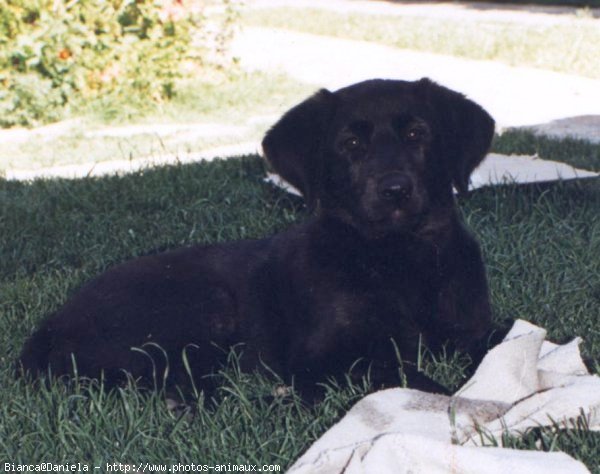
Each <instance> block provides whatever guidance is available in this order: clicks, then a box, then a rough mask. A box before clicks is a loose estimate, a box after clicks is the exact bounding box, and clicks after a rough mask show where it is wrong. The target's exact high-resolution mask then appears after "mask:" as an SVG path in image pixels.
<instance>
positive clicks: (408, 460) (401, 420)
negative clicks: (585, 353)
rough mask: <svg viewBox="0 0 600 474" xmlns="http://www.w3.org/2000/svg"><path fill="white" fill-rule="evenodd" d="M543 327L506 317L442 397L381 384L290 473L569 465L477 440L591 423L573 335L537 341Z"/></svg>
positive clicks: (596, 382)
mask: <svg viewBox="0 0 600 474" xmlns="http://www.w3.org/2000/svg"><path fill="white" fill-rule="evenodd" d="M545 337H546V331H545V330H544V329H542V328H539V327H537V326H534V325H533V324H530V323H527V322H525V321H521V320H518V321H516V322H515V324H514V326H513V328H512V329H511V331H510V332H509V333H508V334H507V336H506V338H505V339H504V341H503V342H502V343H501V344H499V345H498V346H496V347H494V348H493V349H492V350H490V351H489V353H488V354H487V355H486V356H485V358H484V359H483V361H482V362H481V364H480V366H479V367H478V368H477V370H476V372H475V374H474V375H473V377H472V378H471V379H470V380H469V381H468V382H467V383H465V384H464V386H463V388H461V389H460V390H459V391H458V392H457V393H456V394H455V395H453V396H452V397H448V396H444V395H434V394H430V393H424V392H420V391H418V390H411V389H400V388H397V389H389V390H382V391H380V392H376V393H374V394H371V395H368V396H367V397H365V398H363V399H362V400H360V401H359V402H358V403H357V404H356V405H355V406H354V407H353V408H352V409H351V410H350V411H349V412H348V413H347V414H346V416H345V417H344V418H342V420H341V421H339V422H338V423H337V424H336V425H334V426H333V427H332V428H331V429H329V430H328V431H327V432H326V433H325V434H324V435H323V436H322V437H321V438H320V439H318V440H317V441H316V442H315V443H314V444H313V445H312V446H311V447H310V448H309V449H308V450H307V451H306V452H305V453H304V455H303V456H302V457H301V458H300V459H298V460H297V461H296V463H295V464H294V465H293V466H292V467H291V468H290V470H289V471H288V472H290V473H293V474H308V473H310V474H320V473H323V474H325V473H327V474H334V473H342V472H343V473H345V474H355V473H377V474H384V473H390V474H391V473H394V474H409V473H410V474H421V473H423V474H451V473H452V474H456V473H460V474H470V473H473V474H487V473H490V474H492V473H499V474H500V473H502V474H504V473H506V472H510V473H511V474H521V473H522V474H536V473H539V474H554V473H557V474H558V473H564V474H579V473H589V471H588V470H587V468H586V467H585V466H584V465H583V464H582V463H581V462H579V461H576V460H575V459H573V458H571V457H570V456H568V455H566V454H564V453H560V452H552V453H546V452H540V451H522V450H515V449H508V448H499V447H482V446H481V445H482V444H488V446H489V444H490V442H491V440H495V441H496V442H497V443H498V445H500V437H501V436H502V434H503V433H505V432H509V433H511V434H514V435H519V434H521V433H523V432H525V431H526V430H527V429H529V428H533V427H539V426H552V425H553V424H555V423H559V424H561V425H563V426H565V427H569V426H570V423H572V422H573V420H574V419H576V418H577V417H579V416H581V415H583V416H585V417H586V419H587V425H588V426H589V428H590V429H592V430H600V378H599V377H598V376H596V375H590V374H589V372H588V370H587V368H586V367H585V365H584V363H583V361H582V360H581V356H580V354H579V343H580V342H581V339H579V338H577V339H575V340H573V341H572V342H570V343H568V344H564V345H556V344H553V343H551V342H548V341H545Z"/></svg>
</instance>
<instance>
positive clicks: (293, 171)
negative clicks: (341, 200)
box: [262, 89, 335, 208]
mask: <svg viewBox="0 0 600 474" xmlns="http://www.w3.org/2000/svg"><path fill="white" fill-rule="evenodd" d="M334 111H335V95H334V94H333V93H332V92H329V91H328V90H326V89H321V90H320V91H319V92H317V93H316V94H314V95H313V96H312V97H309V98H308V99H306V100H305V101H304V102H301V103H300V104H298V105H296V106H295V107H293V108H292V109H290V110H289V111H288V112H287V113H286V114H285V115H284V116H283V117H282V118H281V119H280V120H279V122H277V123H276V124H275V125H274V126H273V127H272V128H271V130H269V131H268V132H267V134H266V135H265V138H264V139H263V141H262V147H263V152H264V155H265V157H266V159H267V161H268V162H269V164H270V165H271V167H272V168H273V170H274V171H275V172H276V173H277V174H279V175H280V176H281V177H282V178H283V179H285V180H286V181H287V182H288V183H290V184H291V185H293V186H294V187H295V188H296V189H298V190H299V191H300V192H301V193H302V195H303V196H304V199H305V201H306V204H307V206H308V207H310V208H314V207H315V205H316V203H317V200H318V198H319V193H320V192H319V189H318V187H319V183H320V181H321V172H322V163H321V152H322V147H323V143H324V139H325V137H326V135H327V130H328V125H329V122H330V120H331V118H332V116H333V113H334Z"/></svg>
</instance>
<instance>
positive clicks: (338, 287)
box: [20, 79, 494, 398]
mask: <svg viewBox="0 0 600 474" xmlns="http://www.w3.org/2000/svg"><path fill="white" fill-rule="evenodd" d="M493 131H494V121H493V120H492V118H491V117H490V116H489V115H488V114H487V113H486V112H485V111H484V110H483V109H482V108H481V107H479V106H478V105H477V104H475V103H473V102H471V101H470V100H467V99H466V98H465V97H463V96H462V95H460V94H458V93H456V92H453V91H451V90H449V89H446V88H444V87H441V86H439V85H437V84H435V83H433V82H431V81H429V80H427V79H423V80H420V81H417V82H404V81H384V80H373V81H367V82H363V83H360V84H356V85H353V86H350V87H347V88H344V89H341V90H339V91H337V92H329V91H326V90H322V91H320V92H318V93H317V94H315V95H314V96H312V97H311V98H309V99H307V100H305V101H304V102H302V103H301V104H299V105H297V106H296V107H294V108H293V109H291V110H290V111H289V112H288V113H287V114H285V115H284V116H283V118H282V119H281V120H280V121H279V122H278V123H277V124H276V125H275V126H274V127H273V128H272V129H271V130H270V131H269V132H268V133H267V135H266V137H265V139H264V141H263V147H264V151H265V155H266V157H267V160H268V161H269V163H270V164H271V166H272V167H273V169H274V170H275V171H276V172H278V173H279V174H280V175H281V176H283V177H284V178H285V179H286V180H288V181H289V182H290V183H291V184H293V185H294V186H296V187H297V188H298V189H299V190H300V191H301V192H302V193H303V195H304V197H305V199H306V201H307V204H308V205H309V206H310V207H311V208H312V209H313V210H314V213H315V216H314V217H312V218H311V219H309V220H308V221H307V222H305V223H304V224H301V225H298V226H296V227H293V228H291V229H289V230H287V231H285V232H283V233H280V234H277V235H275V236H272V237H269V238H265V239H262V240H255V241H240V242H232V243H227V244H221V245H213V246H202V247H200V246H197V247H191V248H184V249H179V250H176V251H173V252H168V253H164V254H161V255H157V256H147V257H143V258H139V259H136V260H132V261H129V262H127V263H124V264H122V265H119V266H117V267H115V268H113V269H111V270H109V271H107V272H106V273H104V274H103V275H101V276H99V277H98V278H96V279H95V280H93V281H91V282H90V283H88V284H87V285H85V286H84V287H83V288H81V289H80V290H79V292H77V293H76V294H75V295H74V296H73V297H72V298H71V299H70V300H69V301H68V302H67V303H66V304H65V306H64V307H63V308H62V309H60V310H59V311H58V312H57V313H56V314H53V315H51V316H50V317H48V318H47V319H46V320H45V321H44V322H43V323H42V324H41V326H40V328H39V329H38V330H37V331H36V332H35V333H34V334H33V336H32V337H31V338H30V339H29V340H28V341H27V343H26V344H25V347H24V349H23V352H22V354H21V357H20V364H21V365H22V368H23V369H24V370H25V371H26V372H29V373H32V374H33V375H39V374H43V373H46V372H47V370H48V367H50V369H51V371H52V373H53V374H54V375H61V374H72V371H73V365H74V364H73V361H75V363H76V367H77V372H78V374H79V375H85V376H88V377H100V376H101V374H102V373H103V374H104V379H105V382H106V384H107V385H109V386H111V385H114V384H119V383H121V382H122V381H123V380H124V371H123V370H122V369H125V370H126V371H128V372H129V373H131V374H132V375H133V376H134V377H135V378H140V379H141V381H142V383H145V384H148V385H151V384H153V383H154V379H155V377H154V376H153V370H154V373H155V374H156V377H158V380H159V382H160V381H161V377H162V374H163V370H164V365H165V364H164V360H165V357H164V356H165V355H166V356H167V357H168V361H169V375H168V379H167V381H166V382H167V385H168V386H169V387H173V386H175V385H180V386H184V387H185V386H188V385H189V376H188V373H187V371H186V369H185V367H184V364H183V362H182V352H183V351H185V353H186V356H187V359H188V361H189V366H190V367H191V369H192V372H193V376H194V379H195V383H196V385H197V386H198V388H200V389H207V390H209V389H210V388H212V387H211V386H210V378H205V377H203V376H204V375H206V374H209V373H211V372H212V371H214V370H216V369H218V368H219V367H220V365H221V364H222V363H223V360H224V357H225V352H226V351H223V349H228V348H229V347H231V346H233V345H236V344H240V343H243V356H242V358H241V363H242V368H243V369H245V370H253V369H255V368H260V367H261V366H263V365H266V366H268V367H269V368H270V369H272V370H274V371H275V372H277V373H278V374H280V375H281V376H282V377H284V380H286V381H287V382H291V381H292V380H293V382H294V385H295V387H296V389H298V390H299V391H300V393H302V394H303V395H304V396H305V397H306V398H315V397H318V388H317V386H316V384H317V383H318V382H323V381H325V380H326V378H327V377H328V376H334V377H340V376H342V375H343V374H345V373H347V371H348V370H349V369H350V367H351V366H353V364H354V363H355V362H357V361H359V360H360V362H359V363H357V364H355V365H354V368H353V376H356V377H361V376H363V375H365V374H366V373H367V372H368V373H369V374H370V377H371V379H372V381H373V384H374V386H375V387H376V388H379V387H385V386H394V385H398V384H400V382H401V381H400V378H399V376H398V366H399V362H398V360H397V353H399V354H400V355H401V357H402V359H403V360H404V364H403V368H404V371H405V375H406V378H407V381H408V384H409V386H411V387H415V388H421V389H425V390H430V391H443V390H444V389H443V388H442V387H440V386H438V385H437V384H435V383H434V382H433V381H431V380H430V379H428V378H427V377H425V376H424V375H422V374H421V373H419V372H418V371H417V370H416V368H415V364H414V361H415V357H416V355H417V350H418V344H419V341H420V340H421V342H423V343H424V344H425V345H426V346H428V347H429V348H432V349H434V350H436V349H438V348H440V346H441V345H442V344H444V343H446V342H449V343H450V344H451V345H452V346H453V347H456V348H459V349H463V350H466V351H469V352H470V353H471V354H472V355H473V358H474V359H475V360H476V361H477V360H478V359H479V358H480V356H481V353H482V350H483V347H484V346H485V342H486V338H487V337H488V335H489V333H490V331H491V319H490V305H489V301H488V290H487V283H486V276H485V271H484V267H483V263H482V259H481V255H480V251H479V246H478V244H477V242H476V241H475V240H474V239H473V237H472V236H471V235H470V234H469V232H468V231H467V230H466V229H465V227H464V226H463V224H462V223H461V220H460V218H459V215H458V213H457V210H456V208H455V202H454V197H453V192H452V187H453V185H454V186H455V187H456V188H457V189H458V190H459V191H461V192H466V190H467V186H468V180H469V175H470V174H471V172H472V171H473V169H474V168H475V166H477V165H478V164H479V162H480V161H481V160H482V159H483V157H484V156H485V153H486V152H487V150H488V147H489V145H490V141H491V139H492V136H493ZM157 346H160V348H161V349H158V347H157ZM132 348H142V349H143V350H144V351H146V352H147V355H146V354H144V353H142V352H140V351H139V350H132ZM162 351H164V354H163V352H162ZM149 356H150V357H149ZM151 358H152V359H154V360H153V362H151V361H150V359H151Z"/></svg>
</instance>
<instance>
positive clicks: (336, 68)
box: [233, 28, 600, 138]
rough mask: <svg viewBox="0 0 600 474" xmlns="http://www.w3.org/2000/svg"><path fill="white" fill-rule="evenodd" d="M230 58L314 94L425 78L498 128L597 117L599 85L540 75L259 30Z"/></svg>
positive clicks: (245, 36) (241, 39)
mask: <svg viewBox="0 0 600 474" xmlns="http://www.w3.org/2000/svg"><path fill="white" fill-rule="evenodd" d="M233 54H234V55H235V56H237V57H239V58H240V62H241V64H242V67H245V68H247V69H249V70H267V71H272V72H284V73H286V74H289V75H290V76H292V77H294V78H295V79H297V80H299V81H302V82H307V83H311V84H314V85H315V88H317V87H327V88H331V89H337V88H339V87H342V86H345V85H348V84H352V83H354V82H358V81H362V80H365V79H370V78H374V77H380V78H394V79H404V80H415V79H419V78H421V77H429V78H431V79H433V80H435V81H437V82H439V83H440V84H443V85H445V86H447V87H450V88H452V89H454V90H458V91H460V92H463V93H465V94H466V95H467V96H469V97H470V98H472V99H473V100H475V101H477V102H478V103H480V104H482V105H483V106H484V107H485V108H486V109H487V110H488V111H489V112H490V113H491V114H492V116H494V118H495V119H496V121H497V122H498V124H499V125H500V126H501V127H514V126H523V125H535V124H545V123H548V122H551V121H553V120H558V119H565V118H567V117H577V116H582V115H585V116H600V81H599V80H594V79H587V78H582V77H578V76H572V75H568V74H561V73H556V72H551V71H545V70H541V69H533V68H525V67H511V66H507V65H505V64H501V63H496V62H491V61H475V60H469V59H463V58H456V57H452V56H445V55H439V54H431V53H421V52H418V53H417V52H414V51H406V50H399V49H396V48H392V47H388V46H382V45H378V44H374V43H368V42H364V41H353V40H344V39H338V38H330V37H325V36H318V35H311V34H304V33H296V32H290V31H286V30H275V29H266V28H247V29H245V30H244V31H242V32H241V33H240V34H239V35H237V37H236V38H235V40H234V43H233ZM599 67H600V66H599ZM598 123H599V124H600V122H598ZM596 138H600V134H598V135H597V137H596Z"/></svg>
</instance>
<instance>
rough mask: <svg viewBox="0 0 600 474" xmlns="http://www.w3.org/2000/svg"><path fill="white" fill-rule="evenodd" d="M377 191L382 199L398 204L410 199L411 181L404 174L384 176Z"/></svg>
mask: <svg viewBox="0 0 600 474" xmlns="http://www.w3.org/2000/svg"><path fill="white" fill-rule="evenodd" d="M377 191H378V193H379V196H380V197H381V198H382V199H385V200H386V201H395V202H398V203H400V202H403V201H406V200H408V199H409V198H410V196H411V194H412V191H413V185H412V180H411V179H410V178H409V177H408V176H406V175H404V174H395V175H390V176H386V177H384V178H382V179H381V180H380V181H379V185H378V188H377Z"/></svg>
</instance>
